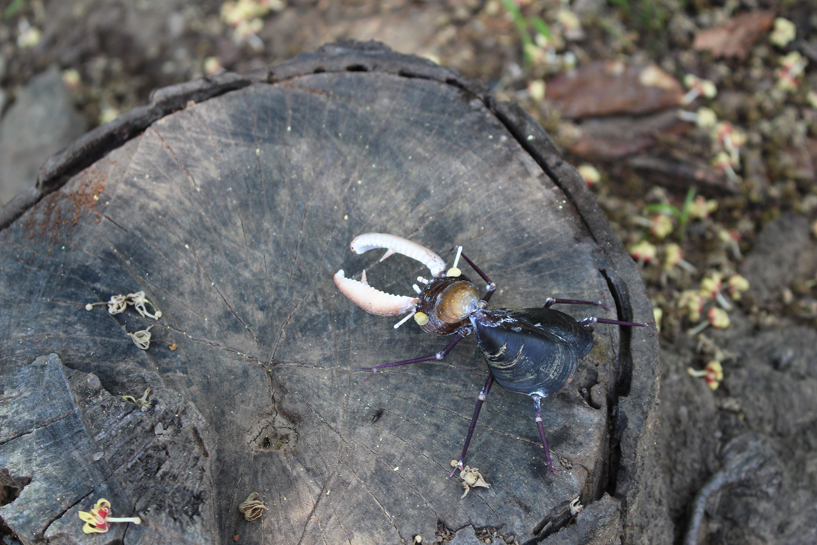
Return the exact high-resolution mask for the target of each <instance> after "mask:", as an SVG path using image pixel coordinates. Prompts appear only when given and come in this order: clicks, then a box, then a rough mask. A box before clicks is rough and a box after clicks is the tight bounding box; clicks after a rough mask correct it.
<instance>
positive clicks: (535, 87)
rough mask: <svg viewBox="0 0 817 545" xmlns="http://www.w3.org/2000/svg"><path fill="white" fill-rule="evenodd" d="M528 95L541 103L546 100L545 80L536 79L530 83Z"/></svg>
mask: <svg viewBox="0 0 817 545" xmlns="http://www.w3.org/2000/svg"><path fill="white" fill-rule="evenodd" d="M528 93H529V94H530V97H531V98H532V99H533V100H535V101H537V102H539V101H541V100H544V98H545V80H541V79H535V80H533V81H532V82H530V83H528Z"/></svg>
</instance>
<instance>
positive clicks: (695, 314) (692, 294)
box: [676, 290, 704, 322]
mask: <svg viewBox="0 0 817 545" xmlns="http://www.w3.org/2000/svg"><path fill="white" fill-rule="evenodd" d="M676 306H677V308H678V310H680V311H681V312H683V313H684V314H686V315H687V317H688V318H689V319H690V321H692V322H697V321H698V320H700V319H701V311H702V310H703V308H704V298H703V297H702V296H701V292H700V291H699V290H684V291H682V292H681V297H679V298H678V303H677V304H676Z"/></svg>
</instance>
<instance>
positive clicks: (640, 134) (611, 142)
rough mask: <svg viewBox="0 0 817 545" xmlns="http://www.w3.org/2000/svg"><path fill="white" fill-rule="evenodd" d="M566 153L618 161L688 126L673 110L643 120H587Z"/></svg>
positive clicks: (642, 118) (637, 118)
mask: <svg viewBox="0 0 817 545" xmlns="http://www.w3.org/2000/svg"><path fill="white" fill-rule="evenodd" d="M580 128H581V133H580V136H579V137H578V138H577V139H576V140H575V141H573V142H572V143H571V144H570V145H569V146H568V150H569V151H570V153H573V154H575V155H579V156H582V157H590V158H595V159H619V158H621V157H626V156H628V155H632V154H634V153H639V152H643V151H646V150H648V149H650V148H651V147H652V146H653V145H654V144H655V140H656V138H657V137H658V136H659V135H662V134H682V133H684V132H686V131H687V130H689V128H690V125H689V123H686V122H684V121H682V120H681V118H679V117H678V113H677V112H676V110H665V111H663V112H658V113H656V114H651V115H645V116H629V115H628V116H610V117H600V118H594V119H588V120H585V121H584V122H582V124H581V125H580Z"/></svg>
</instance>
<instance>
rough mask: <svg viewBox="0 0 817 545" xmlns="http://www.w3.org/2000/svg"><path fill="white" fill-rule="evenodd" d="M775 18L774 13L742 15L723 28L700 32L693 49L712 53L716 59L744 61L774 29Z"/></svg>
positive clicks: (760, 12) (752, 12)
mask: <svg viewBox="0 0 817 545" xmlns="http://www.w3.org/2000/svg"><path fill="white" fill-rule="evenodd" d="M774 17H775V15H774V12H772V11H750V12H748V13H742V14H740V15H738V16H737V17H733V18H732V19H730V20H729V22H728V23H726V24H725V25H723V26H719V27H717V28H710V29H707V30H702V31H701V32H699V33H698V34H697V36H695V41H694V42H693V43H692V48H693V49H695V50H696V51H711V52H712V53H713V54H714V55H715V56H716V57H737V58H738V59H744V58H745V57H746V55H748V54H749V51H750V50H751V49H752V46H753V45H754V44H755V43H756V42H757V41H758V40H759V39H760V38H762V37H763V36H765V35H766V34H767V33H768V32H769V29H771V28H772V25H773V24H774Z"/></svg>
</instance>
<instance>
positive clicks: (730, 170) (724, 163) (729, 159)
mask: <svg viewBox="0 0 817 545" xmlns="http://www.w3.org/2000/svg"><path fill="white" fill-rule="evenodd" d="M737 165H738V161H736V160H735V157H733V156H732V155H730V154H729V153H726V152H725V151H719V152H718V154H717V155H716V156H715V158H714V159H712V166H713V167H715V168H716V169H718V170H720V171H721V172H724V173H726V177H727V178H729V179H730V180H737V178H738V175H737V174H735V169H734V167H736V166H737Z"/></svg>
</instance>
